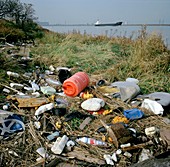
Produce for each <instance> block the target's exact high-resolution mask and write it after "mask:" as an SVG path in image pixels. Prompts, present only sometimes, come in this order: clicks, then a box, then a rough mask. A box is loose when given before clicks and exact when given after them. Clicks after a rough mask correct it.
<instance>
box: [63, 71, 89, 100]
mask: <svg viewBox="0 0 170 167" xmlns="http://www.w3.org/2000/svg"><path fill="white" fill-rule="evenodd" d="M89 82H90V79H89V77H88V75H87V74H86V73H85V72H77V73H75V74H74V75H73V76H71V77H70V78H68V79H66V80H65V81H64V83H63V91H64V93H65V94H66V95H67V96H72V97H75V96H77V95H78V94H79V93H80V92H81V91H82V90H83V89H84V88H86V87H87V86H88V84H89Z"/></svg>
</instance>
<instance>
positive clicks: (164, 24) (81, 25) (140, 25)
mask: <svg viewBox="0 0 170 167" xmlns="http://www.w3.org/2000/svg"><path fill="white" fill-rule="evenodd" d="M41 26H47V27H48V26H95V24H47V25H41ZM110 26H112V25H110ZM120 26H170V24H141V23H139V24H122V25H120Z"/></svg>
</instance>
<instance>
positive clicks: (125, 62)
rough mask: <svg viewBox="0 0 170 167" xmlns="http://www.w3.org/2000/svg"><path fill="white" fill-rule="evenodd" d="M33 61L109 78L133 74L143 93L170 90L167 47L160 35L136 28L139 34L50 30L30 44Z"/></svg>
mask: <svg viewBox="0 0 170 167" xmlns="http://www.w3.org/2000/svg"><path fill="white" fill-rule="evenodd" d="M32 55H33V57H34V62H33V65H40V66H41V67H42V68H48V66H49V65H51V64H52V65H54V66H55V67H57V66H67V67H70V68H72V71H73V73H74V72H77V71H85V72H87V73H88V74H89V75H91V76H92V75H96V76H98V77H99V78H100V79H106V80H107V81H109V82H113V81H116V80H125V79H126V78H127V77H134V78H137V79H138V80H139V81H140V83H139V84H140V87H141V89H142V92H143V93H149V92H154V91H165V92H170V82H169V81H170V75H169V72H170V51H169V50H168V49H167V48H166V46H165V45H164V41H163V40H162V37H161V36H160V35H157V34H147V33H146V29H145V28H144V29H142V30H141V32H139V35H138V38H137V39H135V40H132V39H130V38H125V37H119V38H114V37H113V38H108V37H106V36H97V37H92V36H89V35H81V34H79V33H72V34H59V33H52V32H49V33H47V34H46V36H45V37H44V38H42V39H41V40H38V41H37V46H36V47H34V48H32Z"/></svg>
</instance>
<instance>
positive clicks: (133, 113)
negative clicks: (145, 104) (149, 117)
mask: <svg viewBox="0 0 170 167" xmlns="http://www.w3.org/2000/svg"><path fill="white" fill-rule="evenodd" d="M123 114H124V116H125V117H126V118H127V119H129V120H135V119H140V118H142V117H143V116H144V113H143V111H141V110H139V109H137V108H134V109H130V110H125V111H124V112H123Z"/></svg>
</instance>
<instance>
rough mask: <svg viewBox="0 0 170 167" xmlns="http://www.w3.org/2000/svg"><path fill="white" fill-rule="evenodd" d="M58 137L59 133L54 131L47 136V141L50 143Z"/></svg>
mask: <svg viewBox="0 0 170 167" xmlns="http://www.w3.org/2000/svg"><path fill="white" fill-rule="evenodd" d="M59 135H60V133H59V131H55V132H54V133H52V134H50V135H48V136H47V139H48V140H50V141H51V140H53V139H55V138H56V137H58V136H59Z"/></svg>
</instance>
